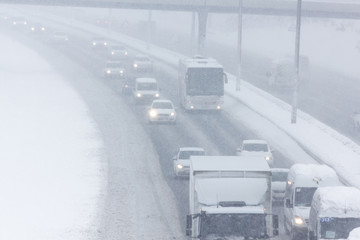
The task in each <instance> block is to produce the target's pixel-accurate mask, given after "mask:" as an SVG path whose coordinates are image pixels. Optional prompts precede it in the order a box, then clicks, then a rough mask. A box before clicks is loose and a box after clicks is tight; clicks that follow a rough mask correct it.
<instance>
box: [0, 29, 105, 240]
mask: <svg viewBox="0 0 360 240" xmlns="http://www.w3.org/2000/svg"><path fill="white" fill-rule="evenodd" d="M0 42H1V45H0V49H1V50H0V51H1V56H0V73H1V79H0V109H1V118H0V132H1V134H0V146H1V151H0V161H1V168H0V189H1V198H0V212H1V214H0V225H1V228H0V239H8V240H11V239H14V240H17V239H29V240H32V239H34V240H41V239H44V240H45V239H46V240H47V239H74V240H75V239H76V240H78V239H89V236H94V238H95V233H96V229H95V227H94V226H95V223H96V221H97V219H96V218H97V214H98V213H97V211H98V204H99V203H100V202H99V201H100V199H99V194H100V192H101V191H102V189H103V188H104V183H103V177H104V176H102V172H103V171H102V170H103V168H104V167H105V166H104V165H103V163H102V162H100V154H101V147H102V142H101V141H100V140H99V137H98V136H97V130H96V128H95V126H94V123H93V122H92V121H91V120H90V118H89V117H88V115H87V109H86V106H85V105H84V103H83V102H82V101H81V99H80V98H79V96H78V95H77V94H76V93H75V92H74V91H73V90H72V89H71V88H70V87H69V86H67V85H66V84H65V83H64V81H62V79H61V78H60V77H59V76H58V74H56V73H55V72H54V70H53V69H52V68H51V67H50V66H49V65H48V64H47V63H46V62H45V61H44V60H43V59H42V58H41V57H40V56H38V55H37V54H36V53H35V52H34V51H31V50H29V49H27V48H25V47H23V46H22V45H21V44H19V43H18V42H16V41H15V40H14V39H10V38H8V37H5V36H2V35H0Z"/></svg>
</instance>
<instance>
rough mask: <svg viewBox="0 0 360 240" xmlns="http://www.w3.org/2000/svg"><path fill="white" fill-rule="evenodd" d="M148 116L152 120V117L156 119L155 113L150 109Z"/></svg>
mask: <svg viewBox="0 0 360 240" xmlns="http://www.w3.org/2000/svg"><path fill="white" fill-rule="evenodd" d="M149 116H150V117H152V118H153V117H156V116H157V112H156V111H155V110H153V109H152V110H150V111H149Z"/></svg>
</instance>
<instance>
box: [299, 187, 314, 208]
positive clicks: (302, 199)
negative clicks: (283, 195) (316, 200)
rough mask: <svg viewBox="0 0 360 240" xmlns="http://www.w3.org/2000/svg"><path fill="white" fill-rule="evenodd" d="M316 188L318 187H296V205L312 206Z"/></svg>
mask: <svg viewBox="0 0 360 240" xmlns="http://www.w3.org/2000/svg"><path fill="white" fill-rule="evenodd" d="M316 189H317V188H316V187H311V188H309V187H302V188H300V187H297V188H295V206H296V207H310V206H311V201H312V198H313V196H314V193H315V191H316Z"/></svg>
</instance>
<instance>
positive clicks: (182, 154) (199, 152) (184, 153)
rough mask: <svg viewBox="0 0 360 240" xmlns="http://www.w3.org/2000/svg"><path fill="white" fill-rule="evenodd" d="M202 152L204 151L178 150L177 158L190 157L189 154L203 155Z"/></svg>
mask: <svg viewBox="0 0 360 240" xmlns="http://www.w3.org/2000/svg"><path fill="white" fill-rule="evenodd" d="M204 154H205V153H204V151H195V150H193V151H191V150H188V151H180V153H179V159H190V156H203V155H204Z"/></svg>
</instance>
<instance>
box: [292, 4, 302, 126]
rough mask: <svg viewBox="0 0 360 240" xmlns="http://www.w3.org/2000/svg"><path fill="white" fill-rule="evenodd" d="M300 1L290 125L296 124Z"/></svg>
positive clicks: (298, 5)
mask: <svg viewBox="0 0 360 240" xmlns="http://www.w3.org/2000/svg"><path fill="white" fill-rule="evenodd" d="M301 1H302V0H298V1H297V14H296V36H295V71H296V73H295V74H296V76H295V86H294V89H293V97H292V110H291V123H292V124H295V123H296V118H297V107H298V92H299V79H300V77H299V65H300V61H299V57H300V27H301Z"/></svg>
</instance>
